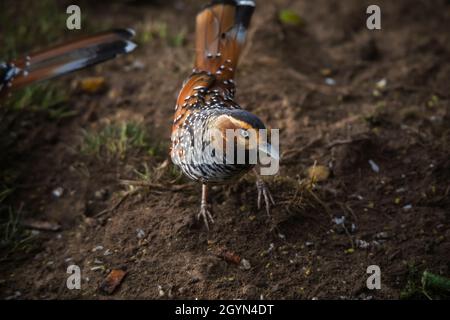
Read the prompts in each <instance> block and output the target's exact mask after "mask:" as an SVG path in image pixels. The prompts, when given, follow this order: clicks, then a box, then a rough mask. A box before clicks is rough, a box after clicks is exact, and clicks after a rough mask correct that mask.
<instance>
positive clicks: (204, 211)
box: [197, 184, 214, 231]
mask: <svg viewBox="0 0 450 320" xmlns="http://www.w3.org/2000/svg"><path fill="white" fill-rule="evenodd" d="M209 207H210V206H209V203H208V186H207V185H206V184H203V185H202V203H201V205H200V212H199V213H198V215H197V219H199V220H200V218H203V222H204V223H205V226H206V229H208V231H209V223H208V220H209V221H210V222H211V223H214V219H213V217H212V215H211V212H210V211H209Z"/></svg>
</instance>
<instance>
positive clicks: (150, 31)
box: [136, 21, 187, 47]
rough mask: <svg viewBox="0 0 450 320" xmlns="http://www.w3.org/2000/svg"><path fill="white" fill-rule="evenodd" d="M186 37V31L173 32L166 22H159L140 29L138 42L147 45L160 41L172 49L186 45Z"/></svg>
mask: <svg viewBox="0 0 450 320" xmlns="http://www.w3.org/2000/svg"><path fill="white" fill-rule="evenodd" d="M186 36H187V31H186V29H182V30H179V31H175V30H171V29H169V27H168V25H167V23H166V22H165V21H157V22H154V23H150V24H146V25H144V26H141V27H138V32H137V39H136V41H137V43H139V44H146V43H149V42H151V41H153V40H155V39H159V40H162V41H163V42H165V44H166V45H168V46H170V47H181V46H183V45H184V44H185V43H186Z"/></svg>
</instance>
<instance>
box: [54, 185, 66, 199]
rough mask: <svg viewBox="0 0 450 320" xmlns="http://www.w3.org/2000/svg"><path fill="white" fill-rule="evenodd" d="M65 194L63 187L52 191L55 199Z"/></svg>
mask: <svg viewBox="0 0 450 320" xmlns="http://www.w3.org/2000/svg"><path fill="white" fill-rule="evenodd" d="M63 193H64V189H63V188H61V187H58V188H56V189H54V190H53V191H52V195H53V196H54V197H55V198H60V197H61V196H62V195H63Z"/></svg>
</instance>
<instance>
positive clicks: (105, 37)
mask: <svg viewBox="0 0 450 320" xmlns="http://www.w3.org/2000/svg"><path fill="white" fill-rule="evenodd" d="M133 36H134V31H133V30H131V29H118V30H113V31H109V32H104V33H99V34H97V35H94V36H89V37H85V38H82V39H78V40H75V41H72V42H69V43H64V44H62V45H58V46H55V47H53V48H51V49H47V50H43V51H40V52H37V53H34V54H31V55H29V56H26V57H24V58H22V59H19V60H17V61H14V62H13V63H11V64H9V66H10V68H14V71H13V72H11V73H12V74H14V77H12V78H11V79H6V82H9V83H8V87H10V88H11V89H19V88H21V87H23V86H25V85H28V84H31V83H34V82H37V81H42V80H46V79H50V78H53V77H57V76H60V75H63V74H67V73H70V72H72V71H75V70H79V69H83V68H86V67H88V66H92V65H95V64H97V63H100V62H103V61H106V60H109V59H112V58H114V57H116V56H117V55H119V54H124V53H129V52H131V51H133V50H134V49H135V48H136V44H135V43H133V42H132V41H131V39H132V38H133Z"/></svg>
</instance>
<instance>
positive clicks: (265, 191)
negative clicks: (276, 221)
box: [253, 169, 275, 217]
mask: <svg viewBox="0 0 450 320" xmlns="http://www.w3.org/2000/svg"><path fill="white" fill-rule="evenodd" d="M253 172H254V173H255V174H256V188H257V189H258V210H259V209H261V200H262V197H263V196H264V202H265V204H266V212H267V215H268V216H269V217H270V216H271V215H270V204H271V203H272V205H275V201H274V200H273V197H272V195H271V194H270V190H269V188H268V187H267V186H266V183H265V182H264V181H263V179H261V177H260V176H259V174H258V172H257V171H256V170H255V169H253Z"/></svg>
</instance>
